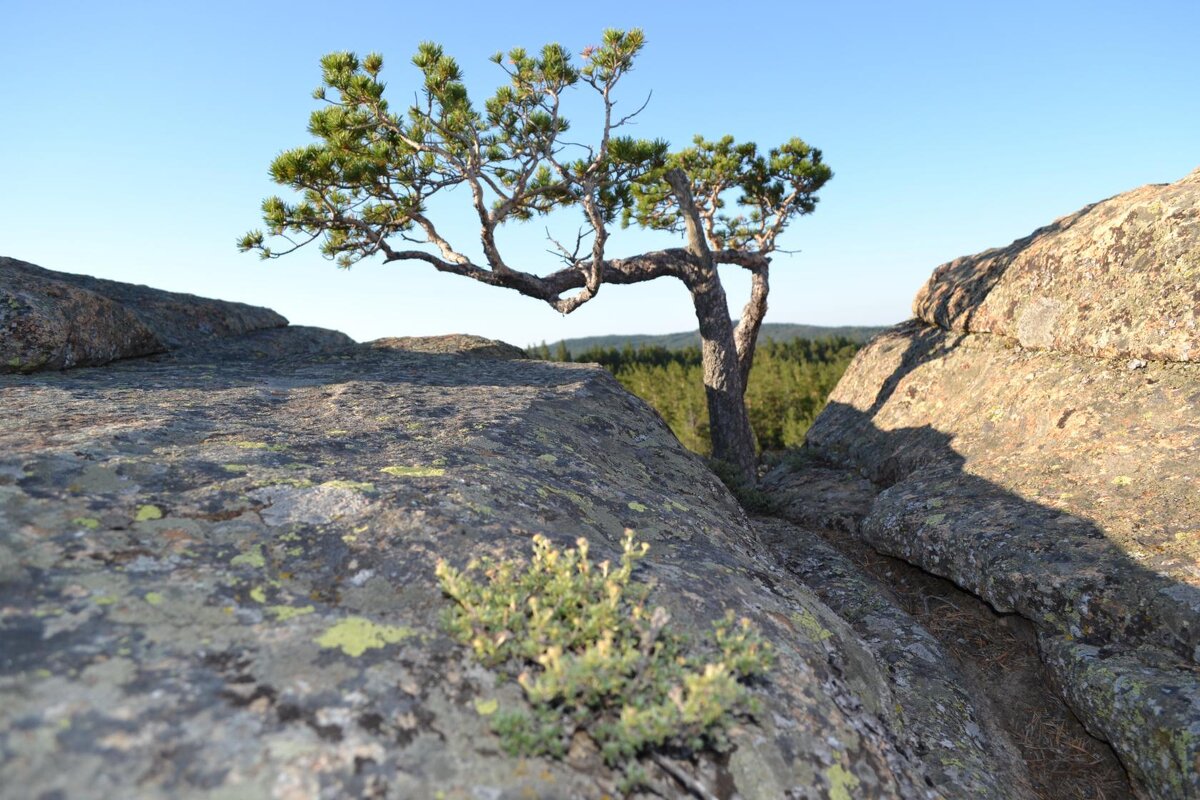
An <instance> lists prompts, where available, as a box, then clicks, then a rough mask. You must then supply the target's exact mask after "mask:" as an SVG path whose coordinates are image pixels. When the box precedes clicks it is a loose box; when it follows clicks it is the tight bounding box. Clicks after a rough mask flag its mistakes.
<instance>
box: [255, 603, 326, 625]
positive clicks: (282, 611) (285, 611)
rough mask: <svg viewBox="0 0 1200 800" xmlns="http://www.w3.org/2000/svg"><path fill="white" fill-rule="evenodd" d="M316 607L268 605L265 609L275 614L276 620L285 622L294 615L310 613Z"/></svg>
mask: <svg viewBox="0 0 1200 800" xmlns="http://www.w3.org/2000/svg"><path fill="white" fill-rule="evenodd" d="M316 610H317V609H316V608H314V607H313V606H301V607H299V608H296V607H294V606H270V607H269V608H267V611H270V612H271V613H272V614H274V615H275V621H276V622H287V621H288V620H289V619H292V618H294V617H303V616H304V615H305V614H311V613H313V612H314V611H316Z"/></svg>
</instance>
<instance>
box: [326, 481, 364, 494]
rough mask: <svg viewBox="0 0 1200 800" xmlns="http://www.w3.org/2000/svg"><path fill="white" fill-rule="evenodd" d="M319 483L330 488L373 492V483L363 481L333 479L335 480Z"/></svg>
mask: <svg viewBox="0 0 1200 800" xmlns="http://www.w3.org/2000/svg"><path fill="white" fill-rule="evenodd" d="M321 485H322V486H328V487H329V488H330V489H349V490H351V491H354V492H373V491H375V484H373V483H367V482H365V481H343V480H335V481H325V482H324V483H322V484H321Z"/></svg>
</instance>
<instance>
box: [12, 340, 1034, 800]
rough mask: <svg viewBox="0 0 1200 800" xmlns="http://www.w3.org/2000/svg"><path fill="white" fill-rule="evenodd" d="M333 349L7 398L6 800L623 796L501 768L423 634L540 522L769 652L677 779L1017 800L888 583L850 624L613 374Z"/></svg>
mask: <svg viewBox="0 0 1200 800" xmlns="http://www.w3.org/2000/svg"><path fill="white" fill-rule="evenodd" d="M333 344H336V342H331V341H329V339H328V337H324V336H320V335H314V334H313V332H312V331H307V330H303V329H302V330H298V331H294V330H293V329H289V328H282V329H276V330H271V331H258V332H252V333H249V334H246V335H244V336H240V337H231V338H226V339H221V340H219V341H214V342H209V343H208V345H206V346H205V347H195V348H192V349H190V350H187V351H186V352H184V353H183V354H182V355H178V356H172V357H165V358H164V357H157V358H151V359H135V360H126V361H120V362H117V363H114V364H111V365H109V366H107V367H105V368H103V369H87V370H74V371H71V372H67V373H40V374H33V375H7V376H0V407H2V408H3V409H4V414H5V420H6V424H5V426H3V428H2V429H0V797H4V798H14V799H15V798H25V797H55V796H61V797H71V798H89V797H97V798H100V797H130V796H135V795H136V796H138V797H151V798H152V797H173V798H179V797H198V796H205V797H210V796H240V797H268V796H273V797H281V798H293V797H295V798H309V797H329V798H335V797H394V798H409V797H412V798H417V797H421V798H424V797H430V798H432V797H445V798H517V797H542V798H562V797H602V796H605V795H612V794H613V793H614V792H615V790H616V780H617V777H618V776H617V775H614V774H613V773H612V772H611V771H610V770H609V769H607V768H606V767H605V766H604V765H603V764H602V763H600V762H599V761H598V759H597V758H596V756H595V754H594V751H591V752H589V750H588V748H587V746H586V740H584V741H583V744H581V745H580V747H579V748H578V749H576V748H574V747H573V748H572V751H571V754H570V756H569V757H568V759H567V760H565V761H556V760H547V759H541V758H537V759H525V758H513V757H509V756H506V755H504V754H503V753H502V752H501V750H500V747H499V740H498V739H497V737H496V736H495V735H494V734H493V733H492V732H491V728H490V717H489V714H491V713H493V712H494V710H495V709H496V707H497V705H499V706H502V707H503V706H510V707H512V706H516V705H519V704H520V703H521V702H522V697H521V691H520V689H519V688H518V687H517V684H516V683H515V682H513V681H512V680H511V679H508V678H505V676H504V675H503V674H501V673H498V672H495V671H492V670H488V669H484V668H482V667H481V666H480V665H479V664H478V663H476V662H475V661H474V660H473V658H471V657H470V656H469V654H468V652H467V651H466V650H465V648H463V647H461V646H459V645H458V644H456V643H455V642H454V641H453V640H452V639H451V638H450V637H449V636H448V635H447V634H446V633H445V632H444V631H443V630H442V627H441V625H440V624H439V622H438V619H439V615H440V613H441V612H442V611H443V610H444V609H445V608H446V607H447V600H446V599H445V598H444V597H443V595H442V593H441V591H440V590H439V588H438V585H437V582H436V581H435V579H434V565H435V562H436V561H437V560H438V559H439V558H441V557H445V558H448V559H450V560H451V561H452V562H454V563H456V564H459V565H461V564H462V563H463V562H465V561H466V560H467V559H468V558H469V557H471V556H476V555H483V554H492V555H519V554H524V553H527V552H528V547H529V543H530V538H531V536H532V535H533V534H538V533H540V534H544V535H546V536H548V537H550V538H551V540H552V541H553V542H555V543H556V544H559V545H570V544H572V543H573V542H574V540H575V539H576V537H579V536H585V537H588V539H589V540H590V541H591V544H592V549H593V552H594V553H596V554H598V555H599V556H600V557H612V556H613V555H614V554H615V553H616V552H617V546H618V542H619V540H620V538H621V536H622V533H623V531H624V529H626V528H633V529H636V531H637V533H638V536H639V537H640V538H641V539H643V540H645V541H647V542H649V543H650V545H651V550H650V553H649V555H648V556H647V558H646V559H645V560H644V561H643V562H641V565H640V567H639V572H638V573H637V575H638V578H639V579H640V580H650V581H653V582H654V583H655V585H656V587H657V588H656V589H655V591H654V595H653V597H654V601H655V602H656V603H661V604H663V605H664V606H666V607H667V608H668V609H669V611H670V613H671V616H672V622H671V624H672V625H673V626H678V628H679V629H680V630H681V631H682V632H684V633H687V634H690V635H692V636H693V637H699V636H700V634H701V633H702V632H703V631H704V630H706V629H707V628H708V625H709V623H710V622H711V621H712V620H714V619H717V618H720V617H721V616H722V615H723V614H724V613H725V611H727V610H732V611H734V612H735V613H736V614H738V615H744V616H747V617H749V618H750V619H751V620H752V621H753V622H754V623H755V624H756V625H757V626H758V627H759V628H760V629H761V630H762V631H763V633H764V634H765V636H766V637H767V638H768V639H769V640H770V641H771V642H772V643H773V644H774V646H775V649H776V651H777V654H778V662H777V665H776V667H775V668H774V669H773V671H772V672H771V674H770V675H769V676H767V678H766V680H764V681H763V682H761V683H760V684H758V685H757V686H755V687H754V689H753V691H754V692H755V693H756V694H757V695H758V696H759V698H760V699H761V700H762V701H763V703H764V711H763V713H761V714H759V715H758V716H757V717H756V718H755V719H754V720H747V721H744V722H742V723H740V724H738V725H737V726H735V727H734V728H733V729H732V731H731V736H732V742H733V750H732V752H731V753H730V754H728V755H727V756H723V757H712V756H711V755H708V756H702V757H699V758H697V759H696V760H694V761H689V760H687V759H686V758H681V759H679V760H678V762H677V764H678V766H677V767H676V769H679V770H684V771H685V772H686V773H688V774H690V776H691V778H690V779H691V780H693V781H696V782H699V783H701V784H705V785H707V786H710V787H712V788H713V791H715V792H716V793H717V794H718V795H719V796H721V797H723V798H729V797H732V796H734V794H735V793H736V794H737V795H738V796H740V797H743V798H746V800H752V799H753V798H770V799H771V800H776V799H777V798H784V797H792V798H801V797H805V798H808V797H831V798H848V797H869V798H922V797H929V798H934V797H963V796H973V797H988V798H1018V797H1022V796H1024V790H1023V789H1022V787H1024V786H1027V781H1025V780H1024V778H1022V777H1021V775H1020V774H1019V773H1020V769H1021V768H1020V766H1019V765H1017V766H1013V765H1012V764H1010V763H1008V761H1007V760H1006V756H1005V755H1004V754H1005V753H1007V752H1008V750H1009V749H1010V748H1008V747H1007V746H1006V745H1005V744H1004V742H1003V741H1002V737H1000V738H996V737H993V736H990V735H989V734H988V731H989V730H990V727H989V725H988V724H987V723H986V720H984V719H982V718H981V716H980V714H979V713H978V712H977V711H976V710H975V709H974V708H973V707H972V704H971V702H970V697H969V696H967V695H966V694H965V693H964V692H963V691H961V690H960V689H959V688H956V684H955V679H954V677H953V671H952V670H949V669H948V668H947V666H946V664H945V663H943V662H944V659H943V658H941V657H939V656H938V655H937V646H936V643H934V642H932V640H931V639H930V637H928V635H927V634H926V633H923V632H922V631H921V630H920V629H919V626H916V625H915V624H914V623H913V622H912V621H911V620H910V619H908V618H906V617H902V616H894V615H889V613H888V612H887V610H886V602H887V601H886V598H884V597H883V595H880V596H879V597H878V598H876V599H875V600H872V601H871V609H872V611H871V612H870V613H869V614H868V616H867V618H865V619H858V618H857V617H855V621H854V622H848V621H847V620H845V619H843V618H842V617H839V616H838V614H837V613H835V612H834V611H833V610H831V609H830V607H829V606H828V605H826V604H825V603H822V602H821V601H820V600H819V599H818V598H817V596H816V595H815V594H814V593H813V592H812V591H811V590H810V589H809V588H807V587H806V586H805V585H803V584H802V583H800V582H799V581H798V580H797V579H796V578H795V577H794V575H793V574H791V573H790V572H789V571H788V570H787V569H784V568H783V567H782V566H781V564H780V563H779V559H777V558H776V557H775V555H774V554H773V553H771V552H770V551H769V550H767V549H766V548H765V547H764V546H763V543H762V540H761V539H760V538H759V536H758V535H756V533H755V531H754V529H753V527H752V525H751V523H750V521H749V520H747V518H746V517H745V515H744V514H743V513H742V511H741V509H740V508H739V507H738V505H737V503H736V502H735V501H734V500H733V498H732V497H731V496H730V495H729V493H728V492H727V491H726V489H725V488H724V486H723V485H722V484H721V483H720V482H719V481H718V480H717V479H716V478H715V477H714V476H713V475H712V473H711V472H709V470H708V469H707V468H706V466H705V464H704V462H703V461H702V460H701V459H699V458H698V457H696V456H694V455H692V454H690V453H688V452H686V451H685V450H684V449H683V448H682V447H680V446H679V444H678V442H677V441H676V440H675V439H674V437H673V436H672V435H671V433H670V431H669V430H668V429H667V428H666V426H665V425H664V424H663V423H662V421H661V420H660V419H659V418H658V416H657V415H656V414H654V413H653V411H651V410H650V409H649V408H648V407H647V406H646V405H644V404H643V403H642V402H641V401H639V400H637V399H636V398H634V397H632V396H631V395H629V394H628V393H626V392H625V391H624V390H623V389H622V388H621V387H620V385H619V384H618V383H617V382H616V381H615V380H614V379H613V378H612V377H611V376H609V375H608V374H607V373H606V372H604V371H603V370H600V369H597V368H595V367H592V366H584V365H574V364H547V363H540V362H532V361H526V360H519V359H489V358H480V357H479V353H480V352H484V353H487V352H492V353H494V354H499V355H501V356H503V355H513V354H514V353H513V351H512V350H511V349H509V348H506V347H504V346H501V345H499V344H497V343H490V344H486V343H481V342H479V341H478V340H474V339H464V340H462V342H461V345H462V347H461V349H462V350H464V351H466V352H458V351H457V350H455V349H454V348H453V347H450V346H449V345H448V344H447V342H446V341H444V340H439V341H435V342H420V341H411V340H410V341H406V342H401V343H397V342H382V343H377V344H375V345H374V346H371V345H359V346H344V345H343V346H341V347H340V348H338V347H333V346H332V345H333ZM326 345H330V346H326ZM430 350H435V351H438V352H428V351H430ZM828 558H830V559H832V556H828ZM830 563H832V561H831V562H830ZM839 569H844V565H842V567H839ZM845 580H846V581H847V583H846V586H848V587H849V588H845V589H839V588H838V585H840V584H838V583H837V579H836V577H834V576H831V577H827V578H824V579H823V581H822V585H823V591H825V592H826V593H827V595H828V596H829V597H836V596H844V595H846V594H847V593H848V592H849V593H853V594H854V595H855V596H856V597H857V598H858V601H859V604H858V605H855V606H847V608H848V609H850V611H852V612H854V613H853V614H851V615H850V616H855V615H857V614H858V612H859V611H861V610H862V607H863V606H862V603H864V602H866V601H867V598H868V596H869V592H870V590H869V589H867V588H865V585H864V584H861V582H855V581H854V579H853V576H848V577H846V579H845ZM897 620H898V621H899V622H900V623H902V624H903V625H904V630H903V631H898V632H893V633H889V634H887V637H886V638H887V641H886V642H885V643H884V644H883V645H878V644H868V643H867V642H866V641H865V640H864V638H863V636H864V635H865V634H864V632H865V633H866V634H873V633H878V632H880V631H883V630H885V629H886V628H888V627H889V626H890V625H891V623H892V622H893V621H897ZM856 626H857V627H856ZM905 648H909V649H912V651H913V653H916V654H917V655H912V654H905V652H902V651H904V650H905ZM926 672H928V675H925V674H924V673H926ZM897 675H899V676H901V678H903V680H901V679H898V678H897V677H896V676H897ZM941 698H944V702H942V700H941ZM648 766H649V768H650V770H651V778H652V780H653V781H654V784H655V790H656V791H657V792H659V793H660V794H662V795H665V796H686V795H688V791H689V790H685V789H684V788H682V786H681V784H679V783H676V782H675V780H673V779H672V778H671V777H669V776H668V775H667V774H666V773H660V772H656V771H654V766H653V764H649V765H648Z"/></svg>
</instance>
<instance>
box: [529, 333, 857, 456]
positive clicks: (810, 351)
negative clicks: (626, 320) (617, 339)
mask: <svg viewBox="0 0 1200 800" xmlns="http://www.w3.org/2000/svg"><path fill="white" fill-rule="evenodd" d="M858 347H859V345H858V344H857V343H856V342H854V341H852V340H850V339H847V338H843V337H830V338H825V339H793V340H791V341H785V342H777V341H774V340H771V339H768V340H766V341H765V342H762V343H761V344H759V346H758V350H757V352H756V354H755V358H754V367H753V368H752V369H751V370H750V383H749V386H748V387H747V389H746V411H747V413H748V414H749V415H750V426H751V427H752V428H753V429H754V435H755V437H756V438H757V439H758V444H759V447H761V448H762V449H763V450H764V451H771V450H783V449H786V448H794V447H799V446H800V445H801V444H803V442H804V435H805V433H806V432H807V431H808V428H809V426H810V425H812V423H813V420H815V419H816V418H817V414H819V413H820V412H821V409H822V408H823V407H824V405H825V398H827V397H828V396H829V393H830V392H831V391H833V387H834V386H836V385H837V382H838V380H839V379H840V378H841V377H842V373H843V372H845V370H846V367H847V366H849V364H850V359H852V358H853V357H854V353H855V352H857V350H858ZM533 350H534V355H535V356H536V357H540V358H549V357H550V355H551V353H550V348H548V347H545V348H544V349H543V348H533ZM554 355H555V357H556V360H558V361H566V360H574V361H578V362H594V363H598V364H601V365H602V366H604V368H605V369H607V370H609V371H610V372H612V373H613V375H615V376H616V378H617V380H619V381H620V382H621V383H622V385H624V386H625V388H626V389H628V390H629V391H631V392H633V393H634V394H636V395H637V396H638V397H640V398H642V399H643V400H645V401H646V402H647V403H649V404H650V405H651V406H653V407H654V409H655V410H656V411H657V412H658V413H659V414H660V415H662V418H663V419H664V420H665V421H666V423H667V425H669V426H670V428H671V430H672V431H673V432H674V434H675V436H676V437H678V439H679V441H680V442H681V443H683V445H684V446H685V447H687V448H688V449H689V450H692V451H694V452H697V453H700V454H702V455H709V454H710V453H711V452H712V449H711V445H710V441H709V433H708V405H707V401H706V400H705V396H704V380H703V374H704V372H703V369H702V368H701V365H700V349H699V348H698V347H686V348H683V349H679V350H669V349H667V348H665V347H660V346H651V347H646V346H643V347H639V348H637V349H634V348H632V347H626V348H623V349H620V350H618V349H616V348H592V349H590V350H585V351H582V352H580V353H579V354H578V355H576V356H575V358H574V359H568V357H567V355H566V349H565V347H563V346H561V345H560V346H559V348H558V350H557V352H556V353H555V354H554Z"/></svg>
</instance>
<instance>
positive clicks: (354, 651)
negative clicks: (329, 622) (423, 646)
mask: <svg viewBox="0 0 1200 800" xmlns="http://www.w3.org/2000/svg"><path fill="white" fill-rule="evenodd" d="M416 635H417V632H416V631H414V630H413V629H412V628H408V627H405V626H400V625H379V624H377V623H374V622H372V621H371V620H369V619H367V618H366V617H346V619H344V620H342V621H341V622H339V623H337V624H336V625H334V626H333V627H332V628H329V629H328V630H327V631H325V632H324V633H323V634H321V635H320V636H318V637H317V639H316V642H317V644H319V645H320V646H321V647H323V648H335V647H336V648H339V649H340V650H341V651H342V652H343V653H345V654H346V655H348V656H352V657H354V658H357V657H358V656H361V655H362V654H363V653H365V652H367V651H368V650H376V649H378V648H381V647H384V646H385V645H389V644H396V643H397V642H402V641H404V640H405V639H408V638H409V637H412V636H416Z"/></svg>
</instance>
